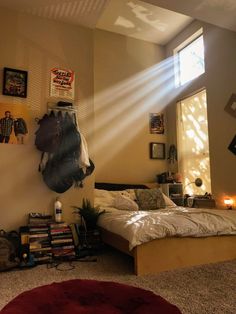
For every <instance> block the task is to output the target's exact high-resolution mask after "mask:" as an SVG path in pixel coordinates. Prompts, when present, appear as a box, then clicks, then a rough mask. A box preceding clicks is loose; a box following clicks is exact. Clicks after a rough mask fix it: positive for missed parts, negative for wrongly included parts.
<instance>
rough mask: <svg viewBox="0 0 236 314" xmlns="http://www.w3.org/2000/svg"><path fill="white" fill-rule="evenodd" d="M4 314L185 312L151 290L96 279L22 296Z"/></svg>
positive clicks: (60, 284) (32, 291)
mask: <svg viewBox="0 0 236 314" xmlns="http://www.w3.org/2000/svg"><path fill="white" fill-rule="evenodd" d="M0 313H1V314H121V313H122V314H123V313H126V314H128V313H129V314H131V313H132V314H141V313H142V314H155V313H158V314H181V312H180V310H179V309H178V308H177V307H176V306H175V305H172V304H170V303H169V302H167V301H166V300H164V299H163V298H162V297H160V296H158V295H155V294H154V293H152V292H151V291H147V290H143V289H140V288H136V287H132V286H128V285H124V284H119V283H115V282H107V281H96V280H79V279H76V280H68V281H63V282H59V283H52V284H50V285H46V286H41V287H38V288H34V289H32V290H30V291H26V292H23V293H21V294H20V295H18V296H17V297H16V298H15V299H13V300H12V301H11V302H10V303H8V304H7V305H6V306H5V307H4V308H3V309H2V311H0Z"/></svg>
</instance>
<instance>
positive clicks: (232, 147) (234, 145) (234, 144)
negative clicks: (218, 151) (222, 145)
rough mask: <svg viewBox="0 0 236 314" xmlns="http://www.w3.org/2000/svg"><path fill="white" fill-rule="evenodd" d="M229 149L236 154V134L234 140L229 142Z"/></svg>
mask: <svg viewBox="0 0 236 314" xmlns="http://www.w3.org/2000/svg"><path fill="white" fill-rule="evenodd" d="M228 149H229V150H230V151H231V153H233V154H234V155H236V135H235V137H234V138H233V140H232V142H231V143H230V144H229V146H228Z"/></svg>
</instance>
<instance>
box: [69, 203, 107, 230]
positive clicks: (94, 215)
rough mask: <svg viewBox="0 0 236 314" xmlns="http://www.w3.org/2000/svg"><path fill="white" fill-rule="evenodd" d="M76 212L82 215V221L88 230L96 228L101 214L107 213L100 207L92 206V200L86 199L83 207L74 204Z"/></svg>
mask: <svg viewBox="0 0 236 314" xmlns="http://www.w3.org/2000/svg"><path fill="white" fill-rule="evenodd" d="M73 207H74V209H75V212H76V213H78V214H79V215H80V216H81V222H82V224H81V225H83V221H84V223H85V226H84V227H85V228H86V229H87V230H94V229H96V226H97V221H98V218H99V216H100V215H102V214H104V213H105V210H103V211H100V209H99V207H94V206H92V204H91V202H90V200H88V199H84V198H83V202H82V206H81V207H77V206H73Z"/></svg>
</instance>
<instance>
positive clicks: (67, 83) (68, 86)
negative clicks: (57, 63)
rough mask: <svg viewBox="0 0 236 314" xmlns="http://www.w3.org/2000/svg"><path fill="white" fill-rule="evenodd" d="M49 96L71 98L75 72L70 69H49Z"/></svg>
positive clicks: (72, 96) (73, 90)
mask: <svg viewBox="0 0 236 314" xmlns="http://www.w3.org/2000/svg"><path fill="white" fill-rule="evenodd" d="M50 85H51V86H50V96H51V97H59V98H64V99H69V100H73V99H74V97H75V73H74V71H72V70H64V69H59V68H53V69H52V70H51V84H50Z"/></svg>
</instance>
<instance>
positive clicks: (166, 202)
mask: <svg viewBox="0 0 236 314" xmlns="http://www.w3.org/2000/svg"><path fill="white" fill-rule="evenodd" d="M162 196H163V198H164V201H165V204H166V206H168V207H177V205H176V204H175V203H174V202H173V201H172V200H171V199H170V198H169V197H168V196H166V195H165V194H164V193H162Z"/></svg>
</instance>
